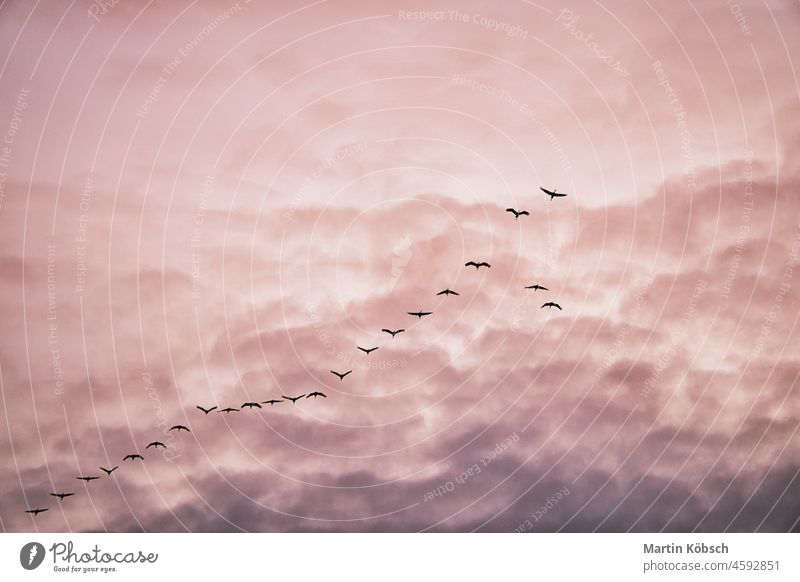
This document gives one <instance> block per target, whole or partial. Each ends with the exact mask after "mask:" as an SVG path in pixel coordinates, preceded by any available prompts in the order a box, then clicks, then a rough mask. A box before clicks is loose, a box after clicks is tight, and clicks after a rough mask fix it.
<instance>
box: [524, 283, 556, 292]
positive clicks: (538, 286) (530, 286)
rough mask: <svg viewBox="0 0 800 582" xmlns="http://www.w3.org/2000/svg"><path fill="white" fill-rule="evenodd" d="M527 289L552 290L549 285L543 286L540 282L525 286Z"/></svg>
mask: <svg viewBox="0 0 800 582" xmlns="http://www.w3.org/2000/svg"><path fill="white" fill-rule="evenodd" d="M525 289H533V290H534V291H538V290H539V289H541V290H542V291H550V289H548V288H547V287H542V286H541V285H539V284H538V283H537V284H536V285H528V286H527V287H525Z"/></svg>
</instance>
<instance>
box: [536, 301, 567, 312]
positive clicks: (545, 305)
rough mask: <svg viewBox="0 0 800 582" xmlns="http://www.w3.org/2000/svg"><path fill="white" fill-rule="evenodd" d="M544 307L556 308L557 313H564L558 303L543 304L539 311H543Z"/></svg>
mask: <svg viewBox="0 0 800 582" xmlns="http://www.w3.org/2000/svg"><path fill="white" fill-rule="evenodd" d="M545 307H557V308H558V310H559V311H564V310H563V309H561V306H560V305H559V304H558V303H553V302H552V301H548V302H547V303H545V304H543V305H542V307H541V308H540V309H544V308H545Z"/></svg>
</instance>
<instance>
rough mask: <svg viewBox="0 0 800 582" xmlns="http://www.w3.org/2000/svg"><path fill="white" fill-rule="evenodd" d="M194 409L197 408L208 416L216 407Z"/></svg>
mask: <svg viewBox="0 0 800 582" xmlns="http://www.w3.org/2000/svg"><path fill="white" fill-rule="evenodd" d="M195 408H198V409H200V410H202V411H203V412H205V413H206V414H208V413H209V412H211V411H212V410H216V409H217V407H216V406H212V407H211V408H203V407H202V406H196V407H195Z"/></svg>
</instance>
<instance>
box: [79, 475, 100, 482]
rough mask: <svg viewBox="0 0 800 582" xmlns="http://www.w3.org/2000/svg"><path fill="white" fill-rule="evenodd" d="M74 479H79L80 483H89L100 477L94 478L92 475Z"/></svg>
mask: <svg viewBox="0 0 800 582" xmlns="http://www.w3.org/2000/svg"><path fill="white" fill-rule="evenodd" d="M75 478H76V479H80V480H81V481H86V482H87V483H88V482H89V481H95V480H97V479H99V478H100V477H95V476H94V475H90V476H89V477H75Z"/></svg>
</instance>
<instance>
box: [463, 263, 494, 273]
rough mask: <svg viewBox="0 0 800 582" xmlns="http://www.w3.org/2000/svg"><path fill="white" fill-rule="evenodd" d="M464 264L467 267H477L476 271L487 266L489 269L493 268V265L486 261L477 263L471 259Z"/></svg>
mask: <svg viewBox="0 0 800 582" xmlns="http://www.w3.org/2000/svg"><path fill="white" fill-rule="evenodd" d="M464 266H465V267H475V270H476V271H477V270H478V269H480V268H481V267H486V268H487V269H488V268H491V265H490V264H489V263H487V262H485V261H481V262H480V263H476V262H475V261H470V262H469V263H464Z"/></svg>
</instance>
